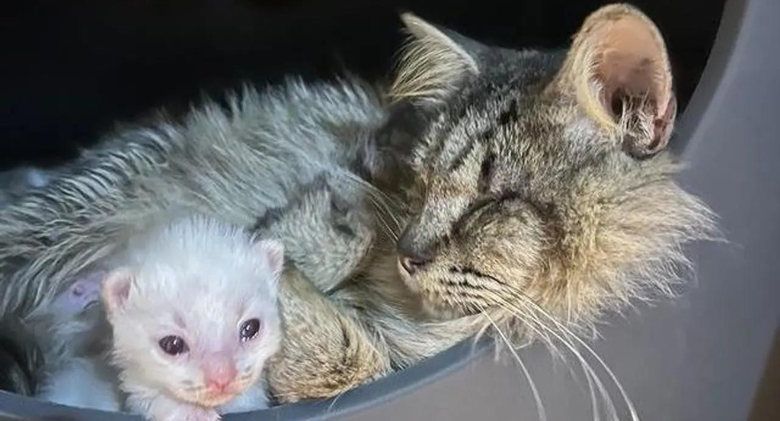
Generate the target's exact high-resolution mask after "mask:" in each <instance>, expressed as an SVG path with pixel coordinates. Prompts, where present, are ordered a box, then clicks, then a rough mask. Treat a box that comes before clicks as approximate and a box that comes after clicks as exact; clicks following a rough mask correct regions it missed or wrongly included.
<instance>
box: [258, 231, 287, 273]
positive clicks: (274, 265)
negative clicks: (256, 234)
mask: <svg viewBox="0 0 780 421" xmlns="http://www.w3.org/2000/svg"><path fill="white" fill-rule="evenodd" d="M255 250H257V251H258V252H259V253H262V254H263V256H265V259H266V261H267V262H268V267H269V268H270V269H271V272H273V274H274V277H277V278H278V277H279V276H280V275H281V274H282V270H283V269H284V245H283V244H282V242H281V241H278V240H258V241H257V242H256V243H255Z"/></svg>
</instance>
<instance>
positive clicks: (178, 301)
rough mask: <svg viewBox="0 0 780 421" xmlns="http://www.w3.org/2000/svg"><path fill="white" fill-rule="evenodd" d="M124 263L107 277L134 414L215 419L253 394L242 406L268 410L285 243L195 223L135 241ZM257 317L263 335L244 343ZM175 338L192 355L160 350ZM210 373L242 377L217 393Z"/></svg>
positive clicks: (117, 358)
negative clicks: (266, 374) (266, 388)
mask: <svg viewBox="0 0 780 421" xmlns="http://www.w3.org/2000/svg"><path fill="white" fill-rule="evenodd" d="M120 256H121V257H120V258H119V261H120V262H121V264H122V266H121V267H119V268H117V269H114V270H113V271H112V272H111V273H110V274H109V275H108V276H107V278H106V280H105V282H104V285H103V290H102V298H103V303H104V306H105V309H106V313H107V315H108V320H109V322H110V324H111V326H112V328H113V343H112V349H111V352H112V356H113V358H112V359H113V360H114V363H115V365H116V366H117V367H118V368H119V370H120V374H119V378H120V380H121V388H122V390H123V391H125V392H126V393H127V394H128V398H127V405H128V407H129V408H130V409H131V410H133V411H135V412H138V413H141V414H144V415H145V416H146V417H147V418H148V419H151V420H154V421H164V420H171V421H173V420H179V419H193V420H214V419H217V418H218V414H217V412H216V411H217V409H216V408H217V407H219V406H222V405H224V404H227V403H229V402H230V401H231V400H233V399H234V398H235V397H236V396H240V395H244V394H246V393H249V394H250V395H251V396H252V397H253V398H254V400H252V399H249V398H248V397H243V398H242V402H240V403H239V404H240V405H237V406H236V407H237V408H238V407H244V408H249V409H262V408H265V407H267V405H266V402H267V400H266V398H265V394H264V393H263V388H262V384H263V383H262V378H261V377H262V373H263V370H264V368H265V362H266V360H267V359H268V358H269V357H270V356H271V355H273V354H274V353H275V352H276V351H277V350H278V349H279V345H280V343H281V338H282V330H281V320H280V315H279V307H278V304H277V300H278V293H277V291H278V281H279V276H280V274H281V271H282V264H283V248H282V246H281V244H280V243H278V242H277V241H275V240H255V241H253V240H252V239H251V237H250V235H249V234H248V233H247V232H246V231H245V230H243V229H242V228H241V227H235V226H233V225H229V224H224V223H221V222H218V221H216V220H214V219H211V218H204V217H186V218H183V219H176V220H174V221H173V222H171V223H169V224H166V225H164V226H163V228H162V229H159V230H157V229H152V230H151V233H149V234H144V235H142V236H141V237H140V238H134V239H132V240H131V241H130V243H129V245H128V246H127V250H126V251H124V252H122V253H121V254H120ZM249 320H258V321H259V326H260V330H259V332H258V333H257V335H256V336H255V337H253V338H250V339H247V340H242V339H241V336H240V331H241V326H242V325H243V323H244V322H246V321H249ZM169 336H175V337H178V338H180V340H182V341H183V342H184V343H185V344H186V346H187V350H186V351H185V352H183V353H181V354H178V355H169V354H167V353H165V352H164V351H163V350H162V349H161V346H160V345H159V343H160V341H161V340H162V339H163V338H166V337H169ZM215 364H218V366H215ZM209 367H216V368H209ZM209 370H211V371H214V370H220V371H224V370H228V371H230V370H233V371H235V377H234V378H231V379H229V380H227V382H228V383H226V386H225V389H224V390H222V391H215V390H214V389H212V388H211V387H210V386H209V385H208V378H209V377H208V376H209V374H208V372H209ZM256 384H257V385H256ZM187 417H192V418H187Z"/></svg>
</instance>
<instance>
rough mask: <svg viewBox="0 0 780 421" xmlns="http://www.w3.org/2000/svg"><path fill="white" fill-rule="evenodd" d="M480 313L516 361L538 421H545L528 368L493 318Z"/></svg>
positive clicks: (537, 392) (542, 404)
mask: <svg viewBox="0 0 780 421" xmlns="http://www.w3.org/2000/svg"><path fill="white" fill-rule="evenodd" d="M479 307H482V306H479ZM481 311H482V314H484V315H485V317H486V318H487V319H488V320H489V321H490V324H491V325H493V328H494V329H495V331H496V333H498V335H499V336H500V337H501V339H502V340H503V341H504V343H505V344H506V346H507V348H509V352H511V353H512V356H513V357H514V359H515V361H517V364H518V365H519V366H520V369H521V370H523V374H524V375H525V378H526V380H528V386H530V387H531V393H532V394H533V395H534V400H535V401H536V410H537V412H538V414H539V421H547V413H546V411H545V410H544V403H543V402H542V398H541V396H540V395H539V390H537V388H536V383H535V382H534V380H533V378H532V377H531V373H530V372H529V371H528V368H527V367H526V366H525V363H523V360H522V359H521V358H520V355H519V354H518V353H517V350H515V347H514V346H513V345H512V343H511V342H510V341H509V338H508V337H507V336H506V335H505V334H504V332H503V331H502V330H501V328H499V327H498V324H496V322H495V321H494V320H493V318H492V317H490V314H488V312H487V311H485V309H484V308H481Z"/></svg>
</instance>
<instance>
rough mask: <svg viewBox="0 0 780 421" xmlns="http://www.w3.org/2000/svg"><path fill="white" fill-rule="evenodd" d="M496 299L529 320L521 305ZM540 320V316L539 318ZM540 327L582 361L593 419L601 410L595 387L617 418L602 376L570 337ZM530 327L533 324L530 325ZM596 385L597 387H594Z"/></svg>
mask: <svg viewBox="0 0 780 421" xmlns="http://www.w3.org/2000/svg"><path fill="white" fill-rule="evenodd" d="M496 299H498V300H499V303H498V304H499V305H502V306H503V307H504V308H505V309H506V310H508V311H510V312H511V313H512V314H514V315H515V317H518V318H519V319H521V320H523V321H525V322H527V321H528V319H527V317H528V316H527V315H528V313H527V312H526V311H523V310H522V309H520V308H519V307H517V306H515V305H514V304H513V303H511V302H509V301H507V300H505V299H503V298H500V297H496ZM537 320H538V318H537ZM538 325H539V327H541V328H542V329H544V330H546V331H548V332H549V333H550V334H551V335H553V336H554V337H555V338H556V339H558V341H560V342H561V343H562V344H563V345H564V346H565V347H566V348H567V349H568V350H569V351H570V352H571V353H572V354H573V355H574V356H575V357H576V358H577V361H578V362H579V363H580V366H581V368H582V371H583V373H584V374H585V379H586V381H587V383H588V390H589V392H590V397H591V405H592V407H593V419H594V421H599V420H600V418H601V417H600V411H599V405H598V399H597V398H596V394H595V389H598V391H599V394H600V395H601V397H602V399H603V400H604V402H605V404H606V405H607V408H608V409H610V411H609V412H610V415H611V419H615V420H616V419H617V411H616V410H615V407H614V404H613V403H612V399H611V397H610V396H609V393H608V391H607V389H606V387H605V386H604V384H603V383H602V382H601V380H600V378H599V377H598V375H597V374H596V372H595V370H593V367H592V366H591V365H590V364H589V363H588V362H587V360H586V359H585V358H584V357H583V356H582V354H581V353H580V352H579V351H578V350H577V348H576V347H575V346H574V345H573V344H572V343H571V342H570V341H569V340H568V337H566V338H564V336H561V334H559V333H558V332H556V331H555V330H554V329H552V328H551V327H550V326H548V325H547V324H545V323H541V321H539V322H538ZM528 326H529V327H530V326H531V325H528ZM594 385H595V388H594Z"/></svg>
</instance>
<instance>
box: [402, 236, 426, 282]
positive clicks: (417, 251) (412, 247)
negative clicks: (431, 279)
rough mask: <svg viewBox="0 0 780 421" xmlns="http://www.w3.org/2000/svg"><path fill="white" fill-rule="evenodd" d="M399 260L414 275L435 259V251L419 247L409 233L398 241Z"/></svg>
mask: <svg viewBox="0 0 780 421" xmlns="http://www.w3.org/2000/svg"><path fill="white" fill-rule="evenodd" d="M398 260H399V262H400V263H401V266H402V267H403V268H404V270H405V271H406V272H407V273H409V274H410V275H412V274H414V273H415V272H417V271H419V270H420V269H422V268H424V267H425V266H426V265H428V263H430V262H431V261H432V260H433V253H431V252H430V251H428V250H427V249H425V248H424V247H418V246H417V244H415V242H414V241H413V240H412V239H411V238H410V236H409V235H404V236H402V237H401V240H400V241H399V242H398Z"/></svg>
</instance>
